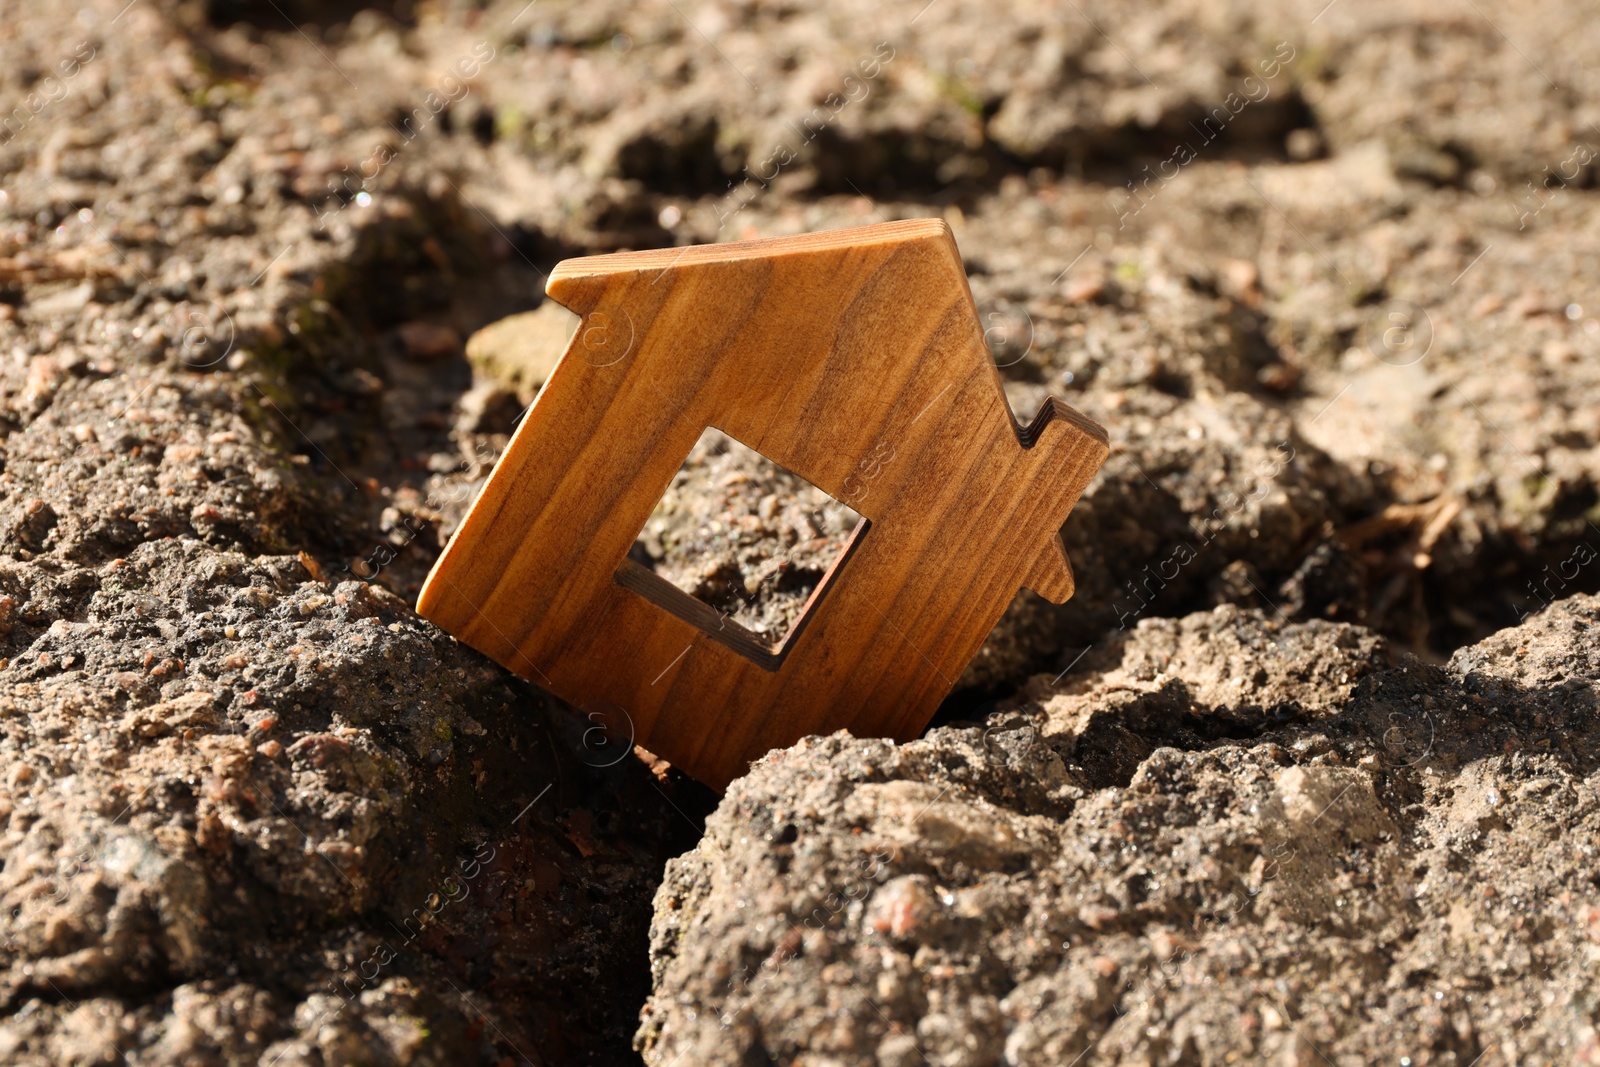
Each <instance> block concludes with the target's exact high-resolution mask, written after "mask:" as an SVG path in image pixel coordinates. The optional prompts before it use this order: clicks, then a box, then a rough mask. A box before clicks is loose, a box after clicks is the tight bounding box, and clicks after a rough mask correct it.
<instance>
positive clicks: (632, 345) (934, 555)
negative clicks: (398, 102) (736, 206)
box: [418, 219, 1107, 789]
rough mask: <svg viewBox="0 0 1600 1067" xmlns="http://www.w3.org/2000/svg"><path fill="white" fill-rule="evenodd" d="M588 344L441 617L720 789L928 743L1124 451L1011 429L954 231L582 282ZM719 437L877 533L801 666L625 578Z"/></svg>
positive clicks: (595, 262)
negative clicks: (693, 457)
mask: <svg viewBox="0 0 1600 1067" xmlns="http://www.w3.org/2000/svg"><path fill="white" fill-rule="evenodd" d="M547 291H548V293H549V295H550V296H551V297H552V298H553V299H555V300H557V301H559V302H560V303H561V304H563V305H565V306H566V307H568V308H570V309H571V310H573V311H575V312H577V313H578V314H579V315H580V316H582V322H581V324H580V325H579V327H578V331H577V333H576V334H575V335H574V337H573V339H572V342H571V344H570V345H569V346H568V348H567V351H566V353H565V354H564V355H563V357H562V359H561V361H560V363H559V364H558V365H557V366H556V368H555V370H554V372H553V373H552V374H551V376H550V378H549V380H548V382H547V383H546V384H545V386H544V389H543V391H542V392H541V393H540V394H539V397H538V400H537V401H536V402H535V403H534V405H533V408H532V409H531V411H530V412H529V413H528V415H527V417H526V418H525V419H524V420H523V423H522V426H521V427H520V429H518V431H517V433H516V435H515V436H514V437H513V438H512V440H511V443H510V445H509V446H508V448H507V450H506V453H505V455H504V456H503V457H502V458H501V460H500V463H499V465H498V466H497V467H496V468H495V471H494V474H493V476H492V477H491V478H490V479H489V482H488V484H487V485H486V486H485V487H484V490H483V492H482V494H481V495H480V496H479V498H478V500H477V501H476V503H475V504H474V505H473V507H472V510H471V512H470V513H469V514H468V516H467V518H466V519H465V521H464V522H463V524H462V526H461V528H460V530H458V531H457V532H456V534H455V536H454V538H453V539H452V540H451V541H450V544H449V546H448V548H447V549H446V550H445V553H444V555H443V556H442V557H441V558H440V560H439V562H438V564H437V565H436V566H435V567H434V569H433V573H432V574H431V575H430V576H429V578H428V582H427V584H426V586H425V587H424V588H423V590H422V595H421V598H420V600H419V602H418V611H420V612H421V613H422V614H423V615H425V616H426V617H428V618H430V619H432V620H434V621H435V622H437V623H438V624H439V625H440V626H442V627H443V628H444V629H446V630H448V631H449V632H450V633H452V634H454V635H456V636H457V637H458V638H459V639H461V640H462V641H465V642H466V643H467V644H470V645H472V646H473V647H474V648H477V649H479V650H481V651H483V652H484V653H486V654H488V655H489V656H491V657H493V658H494V659H496V660H498V661H499V662H500V663H502V664H504V665H505V666H507V667H509V668H510V669H511V670H513V671H515V672H517V673H518V674H520V675H522V676H524V677H527V678H530V679H532V680H533V681H535V682H537V683H538V684H539V685H541V686H543V687H544V688H546V689H548V690H550V691H551V692H553V693H555V694H557V695H558V696H561V697H563V698H564V699H566V700H568V701H569V702H571V703H573V704H575V705H577V706H579V707H580V708H582V709H584V710H586V711H588V712H590V713H593V714H596V715H597V717H598V718H599V719H600V720H602V721H603V722H604V723H605V724H606V725H607V727H608V729H609V730H611V731H612V732H613V733H614V735H615V736H616V737H617V738H618V739H619V740H620V741H626V740H628V739H630V738H631V739H632V740H634V741H636V742H637V743H638V744H639V745H641V746H643V747H644V748H646V749H648V750H650V751H651V752H654V753H656V754H657V755H659V756H661V757H662V758H664V759H666V760H669V761H670V762H671V763H673V764H674V765H676V766H678V767H681V768H682V769H684V770H685V771H687V772H688V773H689V774H691V775H693V776H694V777H696V778H698V779H700V780H701V781H704V782H706V783H708V784H710V785H712V786H714V787H716V788H719V789H720V788H722V787H724V786H725V785H726V784H727V783H728V782H729V781H730V780H732V779H733V778H735V777H737V776H738V775H740V774H742V773H743V772H744V770H745V768H746V767H747V766H748V764H749V762H750V761H751V760H754V759H756V758H758V757H760V756H761V755H762V754H763V753H765V752H767V751H769V750H770V749H773V748H775V747H779V746H783V745H788V744H791V743H792V742H794V741H796V740H798V739H799V738H801V737H803V736H805V735H807V734H812V733H827V732H831V731H834V730H837V729H840V728H841V727H842V728H845V729H848V730H850V731H851V732H853V733H855V734H858V735H863V736H888V737H894V738H901V739H906V738H910V737H914V736H915V735H916V734H917V733H919V732H920V731H921V730H922V729H923V727H924V726H926V724H927V722H928V719H929V718H930V717H931V716H932V714H933V712H934V710H935V709H936V708H937V707H938V705H939V702H940V701H941V700H942V699H943V698H944V697H945V695H946V694H948V693H949V692H950V690H951V688H952V686H953V685H954V684H955V681H956V679H957V678H959V677H960V675H961V672H962V670H963V668H964V667H965V666H966V664H967V662H968V661H969V660H970V659H971V658H972V656H973V655H974V654H975V653H976V652H977V650H978V647H979V646H980V645H981V644H982V642H983V640H984V638H985V636H987V634H988V633H989V630H990V629H991V628H992V627H993V626H994V624H995V622H996V621H997V620H998V619H999V617H1000V615H1001V613H1002V612H1003V611H1004V610H1005V608H1006V606H1007V604H1009V603H1010V601H1011V599H1012V598H1013V596H1015V595H1016V593H1017V591H1018V589H1019V588H1022V587H1026V588H1029V589H1033V590H1035V591H1036V592H1038V593H1040V594H1042V595H1043V596H1045V597H1047V598H1049V599H1050V600H1052V601H1055V602H1057V603H1060V602H1062V601H1065V600H1066V599H1067V598H1068V597H1069V596H1071V595H1072V590H1073V578H1072V568H1071V566H1070V564H1069V563H1068V562H1067V557H1066V553H1065V550H1064V549H1063V547H1062V543H1061V538H1060V535H1059V532H1058V531H1059V530H1060V528H1061V525H1062V523H1063V522H1064V521H1065V520H1066V518H1067V513H1068V512H1069V511H1071V510H1072V507H1073V505H1074V503H1076V501H1077V499H1078V496H1079V494H1080V493H1081V492H1082V491H1083V488H1084V486H1085V485H1086V484H1087V483H1088V481H1089V479H1090V478H1091V477H1093V475H1094V473H1095V471H1096V470H1097V469H1099V467H1100V464H1101V463H1102V462H1103V461H1104V459H1105V457H1106V453H1107V443H1106V435H1105V431H1104V430H1102V429H1101V428H1100V427H1099V426H1098V425H1096V424H1095V423H1094V422H1091V421H1090V420H1089V419H1087V418H1085V417H1084V416H1082V415H1080V414H1079V413H1078V412H1076V411H1074V410H1073V409H1072V408H1070V407H1068V406H1067V405H1066V404H1064V403H1062V402H1060V401H1058V400H1054V399H1052V400H1050V401H1049V402H1048V403H1047V404H1046V406H1045V407H1044V408H1043V409H1042V410H1041V411H1040V412H1039V414H1038V416H1037V417H1036V418H1035V419H1034V420H1033V421H1032V422H1031V423H1030V424H1029V425H1027V426H1020V425H1019V424H1018V423H1017V421H1016V420H1015V418H1014V417H1013V416H1012V413H1011V409H1010V407H1009V406H1008V404H1007V403H1006V399H1005V394H1004V392H1003V390H1002V388H1001V383H1000V376H999V374H998V372H997V371H996V369H995V365H994V363H993V360H992V358H991V356H990V353H989V350H988V347H987V346H986V344H985V341H984V336H983V330H982V327H981V325H980V323H979V320H978V316H977V313H976V310H975V308H974V305H973V300H972V294H971V291H970V289H969V288H968V286H967V280H966V274H965V272H964V271H963V269H962V265H961V257H960V254H959V253H958V252H957V250H956V245H955V241H954V240H953V238H952V237H951V235H950V231H949V229H948V228H947V227H946V226H945V224H944V222H943V221H942V220H938V219H925V220H915V221H908V222H894V223H885V224H883V225H878V226H865V227H859V228H855V229H846V230H835V231H831V232H826V233H817V234H808V235H804V236H798V237H784V238H777V239H772V240H761V241H748V242H742V243H737V244H719V245H701V246H694V247H690V248H679V249H664V250H660V251H649V252H625V253H619V254H615V255H604V256H592V257H588V258H584V259H575V260H568V261H566V262H563V263H561V264H559V265H558V266H557V267H556V268H555V270H554V272H553V273H552V274H551V276H550V282H549V286H548V290H547ZM713 426H714V427H716V428H718V429H720V430H722V431H723V432H725V433H727V434H728V435H730V436H731V437H733V438H735V439H737V440H739V441H742V442H744V443H745V444H747V445H749V446H750V447H751V448H754V449H755V450H756V451H758V452H760V453H761V454H762V455H764V456H766V457H767V458H768V459H770V460H772V461H773V462H775V463H777V464H779V465H781V466H783V467H786V468H788V469H789V470H790V471H793V472H795V473H796V474H798V475H800V476H801V477H803V478H805V479H807V480H808V481H810V482H811V483H813V484H814V485H816V486H818V487H820V488H821V489H822V490H824V491H825V492H827V493H829V494H830V495H832V496H833V497H835V498H836V499H838V500H841V501H844V502H846V503H848V504H850V505H851V506H852V507H854V508H855V509H856V511H857V512H859V513H860V514H861V515H862V517H863V519H864V521H862V522H861V523H859V524H858V525H857V527H856V529H855V532H854V534H853V535H852V537H851V540H850V542H849V543H848V545H847V546H846V548H845V550H844V551H843V552H842V553H841V554H840V556H839V558H838V560H837V561H836V562H835V563H834V565H833V566H832V568H831V569H830V570H829V571H828V572H827V574H826V575H825V576H824V578H823V579H822V581H821V582H820V583H819V585H818V586H817V588H816V589H815V591H814V592H813V593H812V595H811V598H810V600H809V601H808V602H807V604H806V606H805V608H804V611H803V613H802V615H801V617H800V619H799V620H798V621H797V622H796V624H795V625H794V627H793V628H792V629H791V631H790V632H789V634H788V635H787V636H786V637H785V638H784V640H783V641H782V643H781V644H779V645H777V646H776V647H773V646H769V645H767V644H766V643H765V642H764V641H762V640H761V639H760V638H759V637H758V636H757V635H755V634H752V633H749V632H748V631H745V630H743V629H742V628H741V627H739V626H737V625H736V624H734V623H733V622H732V621H731V620H729V619H727V618H725V617H723V616H722V615H720V614H719V613H718V612H716V611H714V610H713V609H712V608H710V607H709V606H707V605H705V604H703V603H701V602H700V601H698V600H696V599H694V598H693V597H691V596H689V595H688V594H686V593H683V592H681V591H679V590H678V589H677V588H675V587H674V586H672V585H670V584H669V583H667V582H666V580H665V579H663V578H660V577H658V576H657V575H656V574H655V573H654V572H653V571H650V570H649V569H648V568H645V567H643V566H641V565H639V564H637V563H635V562H633V561H632V560H631V559H629V558H628V550H629V548H630V547H631V546H632V545H633V543H634V539H635V538H636V536H637V535H638V534H639V533H640V531H641V530H642V529H643V527H644V525H645V522H646V520H647V519H648V518H649V517H650V514H651V512H652V510H653V508H654V506H655V504H656V502H657V501H658V500H660V499H661V496H662V494H663V493H664V492H665V491H666V489H667V486H668V484H669V482H670V481H671V479H672V477H673V475H674V474H675V473H677V471H678V469H679V467H680V466H681V465H682V463H683V461H684V460H685V458H687V456H688V454H689V451H690V449H691V448H692V447H693V445H694V444H695V442H696V441H697V440H698V439H699V437H700V435H701V433H702V432H703V431H704V430H705V429H706V428H707V427H713Z"/></svg>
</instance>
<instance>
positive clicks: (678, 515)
mask: <svg viewBox="0 0 1600 1067" xmlns="http://www.w3.org/2000/svg"><path fill="white" fill-rule="evenodd" d="M867 526H868V523H867V521H866V520H865V519H863V518H862V517H861V516H860V515H859V514H858V513H857V512H856V511H855V510H854V509H852V508H850V507H848V506H846V505H845V504H842V503H840V502H839V501H837V500H835V499H834V498H833V497H831V496H829V495H828V494H827V493H824V492H823V491H822V490H821V489H818V488H817V487H816V486H814V485H812V484H811V483H810V482H808V481H806V480H805V479H804V478H802V477H800V476H799V475H797V474H794V473H792V472H790V471H787V470H785V469H783V468H782V467H780V466H778V465H777V464H776V463H773V462H772V461H771V460H769V459H767V458H766V457H765V456H763V455H762V454H761V453H759V452H757V451H756V450H755V449H753V448H751V447H749V446H748V445H745V444H743V443H741V442H739V441H737V440H735V439H733V438H732V437H729V436H728V435H727V434H725V433H723V432H722V431H721V430H718V429H715V428H709V429H707V430H706V431H705V432H704V433H702V434H701V435H700V440H699V441H697V442H695V446H694V448H692V449H690V451H689V458H688V459H686V460H684V463H683V466H682V467H681V468H679V470H678V473H677V474H675V475H673V478H672V482H671V484H670V485H668V486H667V491H666V493H665V494H663V496H662V497H661V500H660V502H659V503H657V504H656V508H655V511H653V512H652V513H651V515H650V518H649V519H648V520H647V521H646V522H645V524H644V529H643V530H642V531H640V533H639V537H638V539H637V540H636V541H635V542H634V544H633V548H632V549H631V550H630V551H629V553H628V558H627V559H625V560H624V561H623V563H622V566H621V567H620V568H619V569H618V570H617V581H619V582H620V583H622V584H623V585H625V586H627V587H628V588H629V589H632V590H633V591H634V592H636V593H638V594H639V595H640V596H643V597H644V598H645V599H647V600H649V601H651V602H652V603H654V604H656V605H657V606H659V607H661V608H663V609H665V610H667V611H670V612H672V613H673V614H674V615H677V616H678V617H679V618H682V619H684V620H686V621H688V622H691V623H693V624H695V625H696V626H698V627H699V628H700V629H702V630H704V631H705V632H706V633H707V634H708V635H709V636H711V637H713V638H715V639H716V640H719V641H721V642H722V643H723V644H725V645H727V646H728V647H729V648H732V649H733V650H734V651H736V652H738V653H740V654H741V655H743V656H745V657H747V658H749V659H751V660H753V661H755V662H756V663H757V664H758V665H759V666H761V667H763V668H765V669H767V670H774V671H775V670H777V669H778V667H779V666H781V665H782V662H783V657H784V652H785V650H786V649H787V648H788V646H789V644H790V643H791V642H792V641H793V639H794V638H795V637H796V636H798V635H799V633H800V631H801V629H802V628H803V627H804V625H805V621H806V618H807V617H808V616H809V615H810V614H811V612H812V611H814V610H815V609H816V608H817V606H818V605H819V604H820V603H821V602H822V599H823V596H824V594H825V593H826V592H827V589H828V587H829V586H831V585H832V584H833V582H834V580H835V579H836V578H837V576H838V575H839V573H840V572H841V571H842V570H843V568H844V564H845V562H846V561H847V560H848V558H849V555H850V553H851V551H852V550H853V549H854V548H855V546H856V545H857V544H859V543H860V540H861V538H862V537H863V536H865V534H866V530H867Z"/></svg>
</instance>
